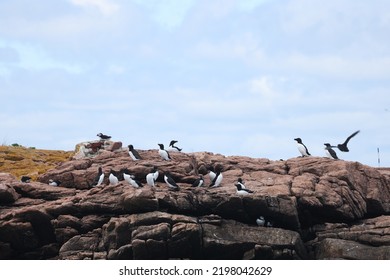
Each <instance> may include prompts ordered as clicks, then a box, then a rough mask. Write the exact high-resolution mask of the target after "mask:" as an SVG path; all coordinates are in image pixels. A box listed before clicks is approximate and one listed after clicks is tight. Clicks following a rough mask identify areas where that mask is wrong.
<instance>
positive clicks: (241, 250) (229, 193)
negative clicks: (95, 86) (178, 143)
mask: <svg viewBox="0 0 390 280" xmlns="http://www.w3.org/2000/svg"><path fill="white" fill-rule="evenodd" d="M106 142H107V141H105V142H104V143H102V146H101V147H100V148H99V149H97V148H96V152H94V154H93V155H92V154H91V155H89V156H83V157H81V158H80V159H73V160H71V161H68V162H64V163H61V164H58V165H57V166H56V168H55V169H52V170H50V171H47V172H46V173H44V174H42V175H41V176H39V178H38V180H39V182H37V181H33V182H30V183H21V182H20V181H19V180H18V179H16V178H15V177H13V176H9V175H7V174H4V173H3V174H1V173H0V194H1V190H3V191H5V192H7V195H8V197H11V199H8V198H7V199H8V200H7V199H6V201H7V202H4V201H3V202H1V195H0V249H1V251H0V258H3V259H7V258H8V259H19V258H24V259H26V258H60V259H169V258H190V259H213V258H218V259H220V258H223V259H324V258H325V259H327V258H346V259H348V258H352V259H366V258H367V256H369V258H381V259H385V258H389V257H388V255H387V254H386V253H385V251H386V249H388V246H390V238H389V231H390V221H389V217H390V215H389V213H390V177H389V176H387V175H386V174H387V173H386V172H385V171H386V170H385V171H384V170H377V169H375V168H371V167H368V166H364V165H362V164H359V163H356V162H347V161H342V160H339V161H335V160H330V159H327V158H319V157H308V158H293V159H289V160H286V161H270V160H268V159H254V158H248V157H240V156H234V157H225V156H223V155H219V154H212V153H207V152H202V153H191V154H185V153H173V154H172V160H171V161H163V160H162V159H161V158H160V156H159V155H158V152H157V150H156V149H155V150H147V151H146V150H145V151H143V150H140V151H139V152H140V154H141V156H142V157H143V160H139V161H133V160H132V159H131V158H130V157H129V155H128V153H127V149H126V148H121V147H119V146H121V143H120V145H119V144H117V148H109V144H115V143H110V142H109V141H108V142H107V143H106ZM114 146H115V145H114ZM153 166H156V167H157V168H158V170H159V172H160V176H159V177H158V179H157V184H156V187H154V188H151V187H149V186H147V185H146V182H145V176H146V174H147V173H149V172H150V171H151V170H152V168H153ZM210 166H214V167H215V166H221V167H222V168H223V176H224V179H223V182H222V184H221V186H220V187H217V188H210V187H208V186H209V184H210V179H209V176H208V175H207V172H208V167H210ZM99 167H102V169H103V172H104V173H105V179H104V181H103V184H102V185H101V186H99V187H94V180H95V177H96V175H97V170H98V168H99ZM125 168H127V169H128V170H129V172H130V173H131V174H132V175H134V176H135V178H136V179H138V180H140V181H141V182H142V183H143V184H144V187H143V188H139V189H135V188H133V187H132V186H130V185H129V184H128V183H126V182H125V181H123V175H122V174H121V172H120V171H121V170H124V169H125ZM111 169H113V170H115V171H118V172H119V179H120V182H119V184H118V185H116V186H112V185H109V182H108V174H109V172H110V170H111ZM167 171H169V172H170V173H171V174H172V177H173V178H174V179H175V181H176V182H177V183H178V185H179V186H180V191H170V190H169V189H168V187H167V186H166V184H165V182H164V181H163V174H164V172H167ZM199 174H203V175H204V178H205V186H204V187H200V188H193V187H191V184H192V182H193V181H194V180H195V179H196V178H197V177H198V175H199ZM239 177H241V178H242V179H243V180H244V182H245V184H246V186H247V187H248V188H249V189H251V190H253V193H252V194H251V195H248V196H239V195H237V193H236V188H235V186H234V183H235V182H237V179H238V178H239ZM49 179H55V180H60V181H61V182H62V184H61V186H60V187H53V186H49V185H48V181H49ZM1 186H2V187H1ZM10 192H11V195H10ZM259 216H264V217H265V219H266V221H267V222H270V223H272V227H258V226H257V225H256V219H257V218H258V217H259ZM368 217H370V218H368ZM355 245H356V246H357V247H356V250H355V249H351V248H355V247H354V246H355ZM365 246H368V247H365ZM328 247H329V248H328ZM332 248H333V249H332ZM338 248H341V249H340V250H339V249H338ZM359 248H364V249H367V250H368V251H369V252H370V253H369V254H368V255H366V256H363V255H362V254H363V253H364V250H363V249H359ZM340 252H341V253H340ZM351 252H353V253H351Z"/></svg>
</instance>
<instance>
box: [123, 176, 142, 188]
mask: <svg viewBox="0 0 390 280" xmlns="http://www.w3.org/2000/svg"><path fill="white" fill-rule="evenodd" d="M127 175H128V177H127V179H125V180H126V182H128V183H129V184H130V185H132V186H133V187H134V188H142V187H143V185H142V183H141V182H140V181H138V180H136V179H135V176H134V175H129V174H127ZM124 176H125V173H123V177H124Z"/></svg>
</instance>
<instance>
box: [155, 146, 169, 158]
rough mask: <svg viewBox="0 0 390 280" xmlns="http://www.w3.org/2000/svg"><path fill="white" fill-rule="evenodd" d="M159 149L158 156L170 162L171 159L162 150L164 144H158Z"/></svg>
mask: <svg viewBox="0 0 390 280" xmlns="http://www.w3.org/2000/svg"><path fill="white" fill-rule="evenodd" d="M158 146H159V147H160V149H159V150H158V154H159V155H160V156H161V158H162V159H163V160H171V157H170V156H169V153H168V152H167V151H166V150H164V144H158Z"/></svg>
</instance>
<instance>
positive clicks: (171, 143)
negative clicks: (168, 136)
mask: <svg viewBox="0 0 390 280" xmlns="http://www.w3.org/2000/svg"><path fill="white" fill-rule="evenodd" d="M176 143H177V141H176V140H172V141H171V142H170V143H169V147H171V150H172V151H175V152H181V150H182V149H180V148H179V147H177V146H175V144H176Z"/></svg>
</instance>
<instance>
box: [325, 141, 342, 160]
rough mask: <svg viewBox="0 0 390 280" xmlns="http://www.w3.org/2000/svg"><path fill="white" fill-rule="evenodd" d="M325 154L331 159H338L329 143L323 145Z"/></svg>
mask: <svg viewBox="0 0 390 280" xmlns="http://www.w3.org/2000/svg"><path fill="white" fill-rule="evenodd" d="M324 145H325V154H326V155H327V156H328V157H329V158H332V159H339V158H338V157H337V154H336V152H335V151H334V150H333V149H332V146H331V145H330V144H329V143H325V144H324Z"/></svg>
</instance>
